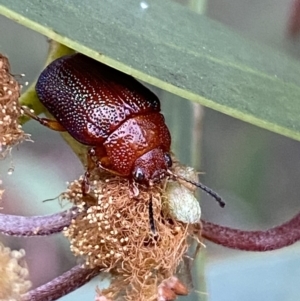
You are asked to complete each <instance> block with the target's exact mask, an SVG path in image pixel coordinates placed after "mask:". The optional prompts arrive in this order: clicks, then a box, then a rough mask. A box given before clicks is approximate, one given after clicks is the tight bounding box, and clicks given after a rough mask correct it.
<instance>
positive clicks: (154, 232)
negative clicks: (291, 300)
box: [149, 196, 156, 236]
mask: <svg viewBox="0 0 300 301" xmlns="http://www.w3.org/2000/svg"><path fill="white" fill-rule="evenodd" d="M149 223H150V229H151V232H152V234H153V235H154V236H156V229H155V223H154V216H153V202H152V196H151V198H150V202H149Z"/></svg>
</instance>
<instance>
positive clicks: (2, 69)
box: [0, 54, 29, 158]
mask: <svg viewBox="0 0 300 301" xmlns="http://www.w3.org/2000/svg"><path fill="white" fill-rule="evenodd" d="M19 96H20V85H19V83H18V82H17V81H16V80H15V78H14V77H13V76H12V75H11V74H10V65H9V62H8V59H7V58H6V57H5V56H3V55H1V54H0V158H4V157H5V156H6V155H7V154H8V153H9V152H10V150H11V148H12V147H13V146H14V145H16V144H19V143H20V142H23V141H24V140H27V139H29V135H28V134H25V133H24V131H23V130H22V127H21V125H20V124H19V123H18V118H19V117H20V116H21V114H22V109H21V107H20V105H19V103H18V99H19Z"/></svg>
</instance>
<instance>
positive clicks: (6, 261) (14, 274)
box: [0, 244, 31, 301]
mask: <svg viewBox="0 0 300 301" xmlns="http://www.w3.org/2000/svg"><path fill="white" fill-rule="evenodd" d="M24 256H25V251H24V250H22V249H21V250H20V251H11V250H10V248H7V247H4V246H3V245H2V244H0V300H6V301H18V300H21V295H22V294H24V293H26V292H27V291H28V290H29V288H30V287H31V282H30V281H29V280H27V278H28V269H27V266H26V263H25V260H24Z"/></svg>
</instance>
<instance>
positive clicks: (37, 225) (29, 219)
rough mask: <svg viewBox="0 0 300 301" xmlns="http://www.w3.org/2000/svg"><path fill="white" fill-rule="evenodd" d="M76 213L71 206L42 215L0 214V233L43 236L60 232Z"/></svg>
mask: <svg viewBox="0 0 300 301" xmlns="http://www.w3.org/2000/svg"><path fill="white" fill-rule="evenodd" d="M77 215H78V210H77V208H76V207H73V208H71V209H69V210H66V211H63V212H59V213H55V214H51V215H42V216H18V215H8V214H0V233H2V234H5V235H11V236H27V237H28V236H45V235H51V234H54V233H58V232H61V231H62V230H63V229H64V227H67V226H69V225H70V223H71V220H72V219H73V218H75V217H76V216H77Z"/></svg>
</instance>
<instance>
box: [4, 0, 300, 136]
mask: <svg viewBox="0 0 300 301" xmlns="http://www.w3.org/2000/svg"><path fill="white" fill-rule="evenodd" d="M148 5H149V6H148V8H146V9H143V8H142V7H141V6H140V1H137V0H127V1H115V0H103V1H98V0H90V1H88V2H83V1H81V0H72V1H58V0H57V1H55V0H52V1H31V0H14V1H7V0H0V13H1V14H3V15H5V16H7V17H8V18H11V19H13V20H15V21H17V22H19V23H21V24H23V25H24V26H27V27H29V28H32V29H33V30H36V31H38V32H40V33H42V34H44V35H46V36H47V37H49V38H51V39H54V40H56V41H58V42H60V43H62V44H64V45H67V46H68V47H70V48H73V49H75V50H77V51H80V52H82V53H84V54H86V55H88V56H91V57H93V58H94V59H96V60H99V61H102V62H104V63H106V64H108V65H110V66H113V67H115V68H117V69H119V70H121V71H123V72H126V73H128V74H131V75H133V76H134V77H136V78H138V79H141V80H143V81H145V82H148V83H150V84H152V85H155V86H157V87H160V88H162V89H164V90H167V91H169V92H172V93H174V94H177V95H179V96H182V97H184V98H187V99H189V100H192V101H196V102H198V103H201V104H202V105H204V106H207V107H210V108H212V109H215V110H218V111H220V112H223V113H225V114H228V115H230V116H233V117H236V118H239V119H241V120H244V121H247V122H250V123H252V124H255V125H257V126H260V127H263V128H266V129H269V130H271V131H274V132H277V133H280V134H282V135H286V136H288V137H291V138H294V139H297V140H300V118H299V117H300V88H299V87H298V85H299V83H300V63H299V62H298V61H297V60H295V59H292V58H288V57H287V56H285V55H284V54H282V53H279V52H276V51H274V50H272V49H270V48H266V47H262V46H260V45H258V44H256V43H255V42H253V41H252V42H250V41H247V40H245V39H243V38H241V37H240V36H238V35H237V34H235V33H233V32H231V31H230V30H229V29H227V28H225V27H224V26H222V25H221V24H218V23H216V22H213V21H211V20H209V19H207V18H206V17H204V16H200V15H197V14H195V13H194V12H192V11H190V10H188V9H187V8H185V7H183V6H180V5H179V4H176V3H173V2H169V1H167V0H164V1H161V0H151V1H148ZM16 43H17V42H16Z"/></svg>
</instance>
